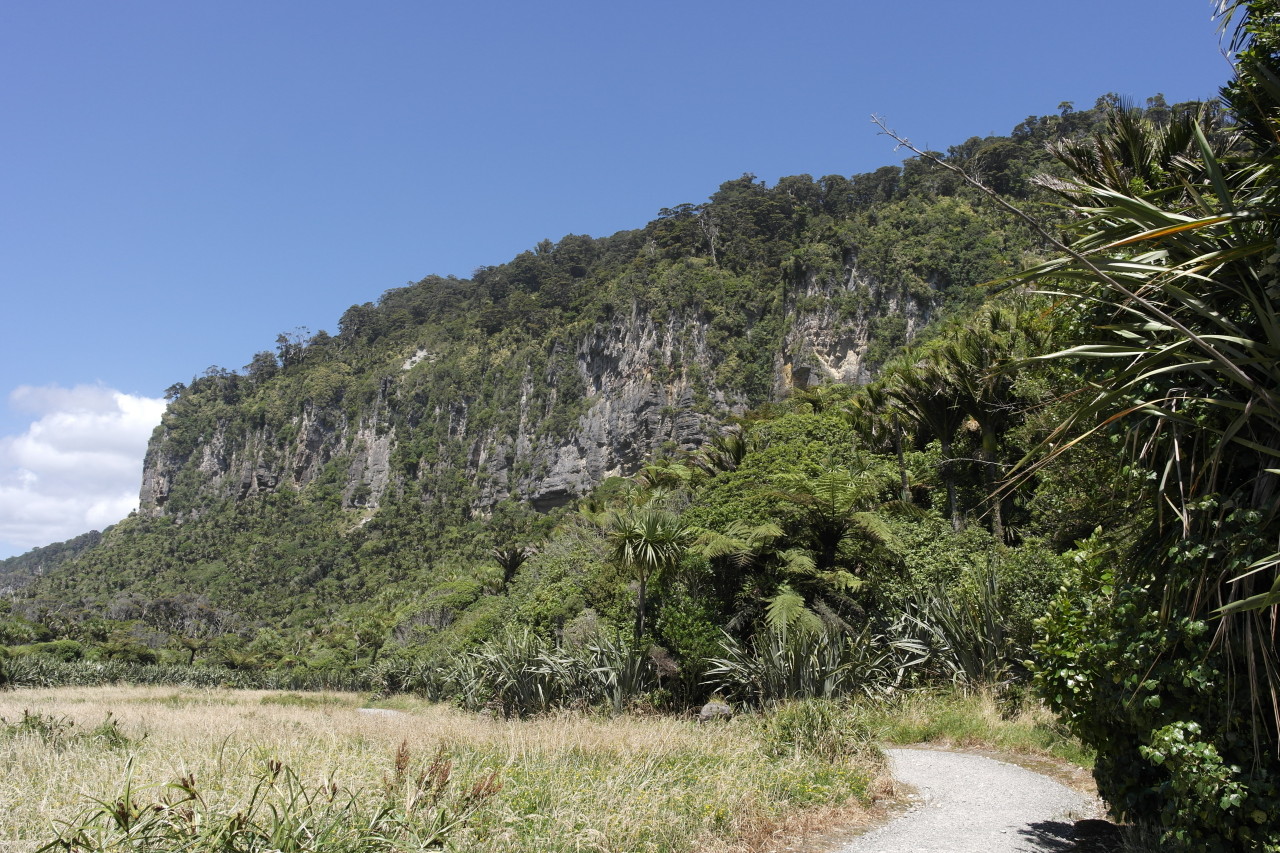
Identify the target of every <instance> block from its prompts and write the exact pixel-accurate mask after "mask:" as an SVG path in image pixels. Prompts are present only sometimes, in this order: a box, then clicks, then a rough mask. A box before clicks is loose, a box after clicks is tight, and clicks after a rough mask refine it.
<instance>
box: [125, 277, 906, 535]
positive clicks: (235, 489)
mask: <svg viewBox="0 0 1280 853" xmlns="http://www.w3.org/2000/svg"><path fill="white" fill-rule="evenodd" d="M782 312H783V321H782V324H781V334H780V335H778V334H777V333H776V332H775V333H774V335H773V337H772V339H762V340H759V341H754V340H753V341H752V345H753V346H759V347H765V348H767V353H771V354H772V356H771V358H772V364H773V370H772V373H773V376H772V380H771V381H772V387H771V390H770V391H769V392H768V393H769V395H770V396H772V397H773V398H774V399H778V398H781V397H784V396H785V395H786V394H787V393H788V392H789V390H790V389H791V387H792V386H793V385H794V384H800V385H811V384H817V383H819V382H822V381H839V382H849V383H861V382H865V381H867V380H868V379H870V378H871V376H872V374H873V372H874V365H873V364H871V363H869V361H868V353H869V351H870V350H871V349H872V346H873V344H874V343H875V335H876V329H877V324H879V325H880V326H884V325H885V323H886V319H888V320H889V321H891V323H890V325H892V327H893V328H895V329H896V330H898V333H899V335H901V336H904V337H905V338H906V339H909V338H910V337H911V336H913V335H914V334H915V333H916V331H917V330H918V329H919V328H920V327H922V326H923V325H924V323H925V322H927V320H928V318H929V311H928V307H927V306H926V305H921V304H919V303H918V302H917V301H916V300H914V299H912V298H911V297H910V296H909V295H907V294H905V293H901V292H897V291H894V290H891V289H886V288H882V287H879V286H877V285H876V284H875V283H873V282H870V281H866V280H864V279H862V278H861V277H859V275H858V274H857V273H856V271H854V270H852V269H849V270H846V274H845V276H844V277H842V278H841V279H839V280H837V281H830V280H826V281H824V280H821V279H819V278H817V277H810V278H809V279H807V280H806V281H805V282H803V284H802V285H800V286H798V287H795V288H794V289H793V291H792V292H791V293H789V294H788V295H787V296H786V298H785V300H784V304H783V306H782ZM710 329H711V324H710V322H709V320H708V318H707V317H706V316H704V315H703V314H702V313H701V312H699V311H697V310H694V309H688V310H685V311H683V312H682V313H673V314H669V315H667V316H665V317H660V318H655V317H654V316H652V315H651V313H649V312H648V311H646V310H643V309H642V308H641V307H640V306H639V305H637V304H633V305H631V306H628V308H627V309H626V310H615V311H613V312H611V314H610V316H609V318H608V319H607V320H600V321H597V322H595V323H594V324H592V325H590V326H587V327H584V329H583V330H582V331H581V332H580V333H579V334H578V335H577V337H576V340H573V339H570V340H569V342H568V343H566V342H565V341H564V340H560V341H558V342H556V343H555V344H554V347H553V349H552V351H551V354H550V356H548V358H547V363H546V365H545V366H544V365H541V364H534V363H530V364H528V365H511V364H506V365H502V367H503V368H504V369H505V370H506V371H507V373H506V374H505V375H507V376H510V377H518V378H517V379H507V380H504V381H501V382H496V384H495V382H490V383H489V384H488V385H484V383H482V382H477V383H476V387H475V388H472V387H469V386H468V385H467V384H466V383H465V382H464V381H460V380H452V381H451V382H450V381H437V380H438V379H439V376H438V374H437V373H434V372H433V371H438V370H439V369H441V368H442V366H443V365H445V364H446V363H447V361H448V353H447V352H443V354H442V352H436V351H435V350H434V349H433V348H430V347H424V346H421V345H418V346H415V347H413V348H411V349H409V350H407V351H404V352H398V353H396V354H395V355H394V360H393V361H390V362H388V363H387V364H386V366H385V368H383V372H382V374H381V375H380V376H378V377H377V379H376V387H377V390H376V393H374V394H372V397H371V399H369V400H368V402H366V403H365V404H363V405H361V406H359V407H353V406H352V405H350V401H349V400H348V401H346V402H345V403H344V404H343V405H341V406H339V405H334V404H332V403H330V404H328V405H322V404H321V403H319V402H316V401H315V400H314V399H310V400H307V401H305V402H304V403H303V404H302V405H301V406H300V407H299V408H298V409H297V410H296V411H293V412H285V413H284V414H283V415H282V416H280V417H277V418H276V419H275V420H274V421H272V420H271V419H269V418H264V417H261V416H256V415H255V416H249V415H248V414H245V413H244V411H243V409H244V405H241V407H240V409H232V410H230V412H231V416H227V414H226V413H227V411H228V410H227V409H226V407H223V408H221V409H219V410H218V412H217V413H213V412H210V411H208V409H209V406H205V408H204V409H200V410H198V411H197V410H195V409H192V408H190V406H188V407H187V408H184V407H183V406H180V405H179V403H181V402H182V401H179V402H178V403H175V404H174V405H173V406H171V408H170V412H169V413H168V414H167V415H166V421H165V423H164V424H162V426H161V427H160V428H159V429H158V430H157V431H156V433H155V435H154V436H153V437H152V441H151V444H150V447H149V449H148V452H147V457H146V462H145V467H144V471H143V480H142V489H141V508H140V512H141V513H143V514H145V515H150V516H162V515H166V514H170V513H173V514H177V515H181V514H182V513H183V512H188V511H192V510H191V509H190V507H191V506H192V505H193V496H199V497H200V498H201V499H203V500H222V499H227V498H232V499H247V498H251V497H253V496H255V495H262V494H267V493H270V492H273V491H275V490H278V489H282V488H291V489H301V488H303V487H306V486H308V485H310V484H313V483H316V482H318V481H320V480H322V479H325V482H331V481H334V480H336V482H337V492H338V494H339V495H340V499H341V501H342V504H343V506H345V507H347V508H350V509H361V508H363V509H376V508H378V507H379V506H380V505H382V504H383V503H385V502H386V500H387V499H388V496H403V495H405V494H418V495H421V498H422V500H423V501H424V502H426V503H430V502H431V501H433V500H435V499H437V498H442V497H443V496H445V495H446V494H447V493H449V492H450V490H454V491H456V490H457V489H458V488H459V487H458V485H457V484H458V482H459V475H461V481H462V482H464V483H465V484H466V487H465V488H466V490H467V496H466V500H467V501H468V502H469V504H470V507H471V511H472V512H476V513H481V514H483V513H486V512H487V511H488V509H489V508H490V507H492V506H493V505H494V504H496V503H497V502H499V501H502V500H504V499H508V498H516V499H520V500H526V501H529V502H531V503H532V504H533V506H535V507H536V508H538V509H541V510H546V509H550V508H553V507H556V506H560V505H564V504H566V503H569V502H570V501H572V500H573V499H575V498H576V497H579V496H581V495H583V494H585V493H587V492H588V491H590V490H591V489H592V488H593V487H594V486H596V485H597V484H599V483H600V482H602V481H603V480H605V479H606V478H608V477H612V476H626V475H629V474H632V473H634V472H635V471H636V470H637V469H638V468H639V467H640V466H641V465H643V464H644V463H645V462H647V461H648V460H650V459H652V458H653V457H654V456H655V455H657V454H661V453H674V452H678V451H688V450H694V449H696V448H697V447H698V446H700V445H701V444H702V443H703V442H704V441H705V440H706V439H707V437H708V436H709V435H712V434H714V433H715V431H716V430H717V429H718V428H719V426H720V424H721V423H723V421H724V419H725V418H726V417H727V416H729V415H731V414H740V413H742V412H743V411H744V410H745V409H747V408H748V407H749V406H751V405H757V404H759V403H761V402H764V400H763V399H750V398H749V395H748V394H746V393H744V392H742V391H740V390H734V383H733V379H734V378H735V377H734V376H733V375H732V371H731V370H729V369H728V368H727V367H726V353H725V352H724V351H722V350H720V349H717V346H716V345H714V344H713V343H711V340H712V335H711V334H710V333H709V332H710ZM747 334H751V332H750V331H748V332H747ZM721 347H722V348H723V342H722V344H721ZM437 362H439V363H437ZM521 369H523V372H521ZM464 378H465V377H464ZM239 379H242V377H236V376H234V375H232V376H231V377H230V378H227V377H222V379H221V380H220V381H224V382H227V383H230V384H231V385H232V386H234V385H235V382H236V380H239ZM432 382H434V383H435V384H434V385H432V384H431V383H432ZM427 386H430V387H431V388H432V389H433V390H430V391H429V392H427V391H423V390H422V388H424V387H427ZM262 387H271V386H262ZM268 402H269V401H268ZM192 405H193V404H192ZM259 405H262V403H261V401H259ZM495 413H496V414H495ZM201 419H202V420H201ZM197 420H199V422H200V424H201V426H200V428H199V429H197V428H196V427H195V426H193V425H192V424H194V423H195V422H196V421H197ZM193 436H194V437H193ZM175 495H179V497H178V498H177V499H176V500H174V498H175ZM198 502H199V501H195V503H198ZM175 506H176V507H177V509H176V510H175Z"/></svg>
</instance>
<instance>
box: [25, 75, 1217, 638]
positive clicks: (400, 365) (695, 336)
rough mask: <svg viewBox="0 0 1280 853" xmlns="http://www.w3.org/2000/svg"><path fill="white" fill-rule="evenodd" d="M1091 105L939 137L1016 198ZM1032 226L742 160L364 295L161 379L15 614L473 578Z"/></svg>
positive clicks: (365, 599)
mask: <svg viewBox="0 0 1280 853" xmlns="http://www.w3.org/2000/svg"><path fill="white" fill-rule="evenodd" d="M1116 102H1117V101H1116V99H1115V97H1114V96H1108V97H1107V98H1103V99H1100V100H1099V104H1098V105H1097V107H1095V108H1093V109H1088V110H1081V111H1074V110H1072V109H1070V108H1069V106H1067V105H1064V106H1063V107H1062V109H1061V114H1060V115H1054V116H1048V117H1032V118H1029V119H1027V120H1026V121H1025V122H1023V123H1022V124H1021V125H1019V126H1018V127H1017V128H1016V129H1015V130H1014V131H1013V133H1012V134H1011V135H1010V136H1009V137H995V138H988V139H980V138H974V139H971V140H968V141H967V142H965V143H963V144H962V145H958V146H956V147H955V148H953V149H952V150H951V151H950V152H949V153H948V154H947V155H946V156H947V159H948V160H949V161H951V162H956V163H962V164H964V165H965V166H966V167H967V168H970V169H971V170H974V171H975V172H977V173H979V174H981V175H982V176H983V177H984V179H985V180H986V181H987V182H988V183H990V184H991V185H992V186H993V187H996V188H998V189H999V190H1000V191H1002V192H1003V193H1005V194H1006V195H1008V196H1009V197H1010V198H1013V199H1017V200H1019V201H1029V200H1030V199H1031V197H1032V196H1034V195H1036V194H1037V193H1042V191H1040V190H1038V189H1036V188H1035V187H1034V186H1033V185H1032V184H1031V183H1030V182H1029V178H1030V177H1031V176H1032V175H1034V174H1036V173H1037V172H1039V171H1042V170H1044V169H1045V168H1047V167H1048V162H1049V161H1048V158H1047V156H1046V154H1045V151H1044V144H1045V143H1046V142H1047V141H1051V140H1054V139H1059V138H1069V137H1075V136H1079V135H1081V134H1083V133H1087V132H1088V131H1089V130H1090V129H1092V128H1093V127H1095V126H1097V125H1098V124H1099V123H1100V122H1101V121H1102V120H1103V116H1104V115H1105V112H1106V110H1107V109H1109V108H1113V107H1114V106H1115V104H1116ZM1150 108H1151V110H1152V112H1153V115H1156V116H1157V117H1159V116H1160V115H1165V114H1169V113H1172V112H1175V111H1185V110H1187V109H1191V108H1192V106H1191V105H1182V106H1178V107H1173V108H1170V107H1167V106H1166V105H1165V104H1164V102H1163V100H1162V99H1160V98H1159V97H1156V98H1153V99H1152V100H1151V103H1150ZM1039 248H1040V247H1039V244H1038V241H1037V238H1036V237H1035V236H1034V235H1033V234H1031V233H1030V231H1029V230H1028V229H1027V228H1026V227H1025V226H1024V225H1022V224H1021V223H1019V222H1017V220H1016V219H1014V218H1013V217H1011V216H1009V215H1008V214H1006V213H1005V212H1003V211H1000V210H999V209H998V208H996V207H994V206H993V205H991V204H990V203H988V202H986V201H984V200H983V199H982V198H981V195H980V194H979V193H977V192H975V191H974V190H973V189H972V188H969V187H967V186H965V185H964V184H963V182H962V181H960V180H959V179H957V178H956V177H955V176H953V175H951V174H948V173H946V172H945V171H942V170H940V169H938V168H936V167H933V166H931V165H930V164H928V163H926V162H924V161H922V160H920V159H918V158H913V159H911V160H908V161H906V162H905V163H904V164H903V166H902V167H896V166H888V167H885V168H882V169H880V170H878V171H876V172H874V173H871V174H863V175H855V176H853V177H851V178H845V177H840V176H827V177H824V178H822V179H820V180H814V179H812V178H810V177H809V176H803V175H802V176H798V177H793V178H784V179H782V180H780V181H779V182H778V183H777V184H776V185H775V186H772V187H769V186H766V185H765V184H764V183H763V182H760V181H758V180H755V179H754V178H752V177H751V176H743V177H742V178H739V179H737V180H733V181H729V182H727V183H725V184H724V185H722V186H721V188H720V189H719V191H718V192H716V193H715V194H714V195H713V196H712V197H711V198H710V199H709V200H708V201H707V202H706V203H704V204H700V205H690V204H684V205H678V206H676V207H673V208H671V209H667V210H663V211H661V213H660V216H659V218H658V219H656V220H655V221H653V222H651V223H649V224H648V225H647V226H645V227H644V228H642V229H639V230H636V231H630V232H622V233H619V234H615V235H613V236H612V237H608V238H603V239H592V238H589V237H585V236H569V237H565V238H563V239H562V240H560V241H559V242H558V243H551V242H550V241H544V242H543V243H542V244H540V245H539V246H538V247H537V248H536V249H535V250H533V251H530V252H526V253H524V254H522V255H520V256H519V257H517V258H515V259H514V260H512V261H511V262H509V263H507V264H503V265H500V266H495V267H490V268H484V269H480V270H477V271H476V274H475V276H474V277H473V278H472V279H470V280H459V279H452V278H438V277H429V278H427V279H424V280H422V281H421V282H418V283H416V284H414V285H411V286H408V287H404V288H397V289H394V290H390V291H387V292H386V293H385V294H384V295H383V296H382V297H381V298H380V299H379V300H378V302H377V303H376V304H375V303H365V304H362V305H354V306H352V307H351V308H350V309H349V310H348V311H347V312H346V313H345V314H344V315H343V316H342V318H341V319H340V320H339V323H338V327H337V333H336V334H332V335H330V334H328V333H325V332H319V333H316V334H310V333H302V332H294V333H287V334H282V335H281V336H280V338H279V340H278V341H277V347H276V349H275V351H263V352H260V353H258V354H257V355H256V356H254V357H253V359H252V360H251V362H250V363H249V364H248V365H247V366H246V367H245V368H244V369H243V371H241V372H233V371H230V370H225V369H222V368H210V369H209V370H208V371H206V373H205V374H204V375H202V376H200V377H196V378H195V379H193V380H192V381H191V382H189V383H186V384H181V383H180V384H176V385H174V386H173V387H172V388H171V389H170V391H169V395H170V397H171V404H170V407H169V410H168V412H166V414H165V416H164V420H163V423H162V425H161V428H160V429H159V430H158V431H157V433H156V435H155V437H154V438H153V441H152V443H151V447H150V449H149V451H148V455H147V462H146V466H145V470H144V472H143V484H142V498H143V503H142V508H141V510H140V511H139V513H138V514H137V516H136V517H134V518H130V519H128V520H126V521H124V522H122V523H121V524H119V525H117V526H116V527H114V528H113V529H112V530H111V531H110V532H109V534H108V536H107V538H106V541H105V542H104V543H103V545H102V546H101V547H99V548H97V549H95V550H94V551H93V553H92V554H90V555H87V556H86V557H85V558H83V559H81V560H80V561H78V562H76V563H75V564H74V565H73V566H68V567H67V568H66V569H65V570H63V571H60V572H58V573H57V575H56V576H55V577H49V578H47V579H44V580H42V581H41V583H40V584H38V585H36V586H35V587H33V588H31V589H30V590H28V591H26V592H25V593H24V594H23V595H22V596H20V598H19V600H18V601H16V602H15V605H16V611H15V612H16V613H17V614H18V615H19V616H21V617H22V618H23V620H24V621H30V622H32V623H36V624H49V623H50V622H52V621H56V620H57V619H61V620H65V621H66V629H69V630H70V632H71V633H72V634H76V635H79V634H81V633H83V632H82V631H80V630H79V629H78V628H76V627H75V626H79V625H83V624H88V623H92V624H95V625H98V626H99V627H98V628H96V629H95V630H96V632H97V634H98V635H102V634H104V632H105V633H106V634H110V633H112V632H114V631H120V630H128V631H133V632H135V633H136V632H137V631H138V630H140V629H139V628H138V627H136V626H137V625H138V624H139V623H138V622H137V621H135V620H141V624H144V625H148V627H149V628H152V629H154V628H156V627H157V626H156V625H155V624H153V623H154V622H155V621H156V620H155V619H151V620H150V623H149V622H148V616H147V613H148V611H149V610H151V609H153V608H152V606H151V603H152V602H156V601H162V602H164V601H169V600H172V599H174V598H175V597H177V598H184V597H185V598H199V599H200V600H201V601H202V603H203V604H202V606H205V607H206V609H210V608H211V609H212V610H216V611H218V612H225V613H226V614H228V618H229V619H231V621H232V622H233V623H234V624H236V625H237V626H239V628H238V631H237V632H235V633H234V636H243V637H244V638H245V639H250V640H251V639H252V638H253V636H254V631H255V627H254V626H255V624H256V623H257V621H258V620H261V619H269V620H271V622H272V627H273V629H275V628H279V627H281V625H282V624H283V626H285V627H289V628H292V627H297V628H300V629H305V630H308V631H314V630H315V629H316V628H317V627H318V626H320V625H328V624H330V623H333V622H341V621H343V619H344V614H346V613H349V612H360V611H362V610H364V609H366V608H371V609H374V610H377V611H380V612H381V611H382V607H381V606H379V605H377V604H376V603H375V602H377V601H378V600H379V599H380V598H381V600H385V601H400V602H403V601H406V600H410V601H412V600H415V599H416V598H417V597H418V596H420V595H421V594H422V593H423V592H424V591H427V590H431V589H433V588H434V587H436V586H437V585H439V584H446V585H448V584H453V583H463V584H464V585H466V584H470V583H475V580H474V577H475V575H476V573H477V571H479V569H480V568H481V567H483V566H484V565H485V564H486V563H490V562H491V560H490V559H489V557H488V554H489V551H490V550H491V549H492V548H495V547H512V546H526V545H530V544H532V543H533V542H534V541H536V539H537V538H538V536H539V535H541V532H544V531H545V530H547V529H549V528H550V526H552V525H553V524H554V523H555V519H553V518H551V517H548V516H546V515H544V514H542V513H545V512H546V511H547V510H550V509H553V508H556V507H563V506H565V505H567V504H571V503H572V502H573V501H574V500H575V499H577V498H581V497H585V496H586V495H587V494H588V493H590V491H591V489H593V488H594V487H595V486H597V485H599V484H600V483H602V482H604V481H605V480H606V479H607V478H609V477H611V476H625V475H630V474H633V473H635V472H636V471H638V470H639V468H640V466H642V465H644V464H645V463H647V462H649V461H652V460H653V459H656V458H659V457H663V456H668V455H672V454H677V455H678V454H680V453H688V452H693V451H696V450H697V449H699V448H700V447H702V446H703V445H705V444H706V443H707V441H708V440H709V439H710V438H711V437H714V436H716V435H718V434H719V433H720V432H721V430H722V428H723V426H724V425H726V424H727V423H728V422H729V419H731V418H732V417H734V416H741V415H743V414H744V413H745V412H747V411H748V410H750V409H753V408H756V407H759V406H762V405H765V404H767V403H769V402H770V401H776V400H779V399H781V398H783V397H785V396H786V395H787V394H788V393H789V391H790V390H791V389H792V388H793V387H794V386H796V385H799V386H801V387H807V386H810V385H818V384H821V383H823V382H836V383H842V384H850V385H854V384H860V383H865V382H867V381H868V380H869V379H870V378H871V377H872V376H874V375H875V374H876V373H877V372H879V370H880V369H881V367H882V365H883V364H884V363H885V361H886V360H887V359H889V358H890V357H891V356H892V355H893V354H894V353H896V352H898V351H899V350H900V349H901V348H902V346H903V345H905V344H906V343H907V342H908V341H909V340H912V339H916V338H918V336H919V335H920V333H921V332H922V330H925V329H926V328H932V327H936V326H937V323H936V322H934V323H933V326H932V327H931V326H930V323H931V322H932V321H937V320H939V319H940V318H943V317H948V316H961V315H963V314H965V313H966V312H967V311H969V310H971V309H972V307H973V306H974V305H977V304H979V303H980V302H981V300H982V294H981V293H980V292H978V291H977V289H976V288H975V287H974V285H976V284H978V283H981V282H983V281H987V280H990V279H993V278H997V277H999V276H1001V275H1005V274H1008V273H1009V272H1011V271H1013V270H1015V269H1017V268H1019V267H1020V266H1022V265H1024V264H1026V263H1027V262H1029V261H1030V260H1032V259H1034V258H1035V257H1037V254H1036V253H1037V251H1039ZM460 578H465V579H466V580H465V581H464V580H461V579H460ZM264 590H270V591H271V594H264ZM406 593H408V595H406ZM50 613H57V614H59V616H57V617H53V616H51V615H50ZM121 617H123V618H121ZM379 618H380V619H384V620H385V621H388V622H389V623H392V624H394V622H395V621H396V620H397V618H398V617H397V616H395V615H380V616H379ZM130 626H133V627H130ZM62 630H64V629H61V628H60V629H59V632H61V631H62ZM156 642H157V640H156V639H155V638H151V639H147V640H145V641H144V645H155V643H156ZM224 642H232V641H231V640H229V639H227V640H224Z"/></svg>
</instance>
